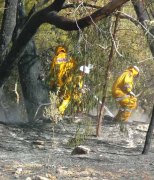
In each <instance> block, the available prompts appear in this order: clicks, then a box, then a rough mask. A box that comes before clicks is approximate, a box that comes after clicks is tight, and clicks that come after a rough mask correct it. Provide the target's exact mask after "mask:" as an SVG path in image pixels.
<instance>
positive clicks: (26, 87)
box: [16, 2, 49, 122]
mask: <svg viewBox="0 0 154 180" xmlns="http://www.w3.org/2000/svg"><path fill="white" fill-rule="evenodd" d="M25 20H26V16H25V11H24V5H23V4H22V2H21V3H20V6H18V23H17V24H18V27H16V30H17V31H20V30H19V29H22V27H23V26H24V24H25ZM18 28H19V29H18ZM17 34H18V33H17ZM18 69H19V78H20V83H21V87H22V93H23V96H24V104H25V107H26V111H27V116H28V121H29V122H31V121H33V120H34V116H35V113H36V111H37V109H38V107H39V105H40V104H42V103H47V102H48V101H49V100H48V91H47V89H46V88H45V87H44V86H43V83H42V82H41V80H40V78H39V77H40V73H42V71H43V69H42V65H41V62H40V60H39V57H38V55H37V53H36V46H35V42H34V40H33V39H32V40H30V41H29V43H28V44H27V46H26V49H25V51H24V53H23V55H22V56H21V58H20V61H19V63H18Z"/></svg>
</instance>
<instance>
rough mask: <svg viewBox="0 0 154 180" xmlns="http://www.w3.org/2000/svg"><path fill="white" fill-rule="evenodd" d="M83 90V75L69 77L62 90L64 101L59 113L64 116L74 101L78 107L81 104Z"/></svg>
mask: <svg viewBox="0 0 154 180" xmlns="http://www.w3.org/2000/svg"><path fill="white" fill-rule="evenodd" d="M82 88H83V76H82V75H71V76H69V77H68V78H67V79H66V81H65V84H64V86H63V88H62V90H61V92H62V94H61V96H62V97H63V101H62V103H61V104H60V106H59V111H60V113H61V114H62V115H63V114H64V112H65V110H66V108H67V107H68V105H69V103H70V102H71V101H73V102H74V103H76V105H77V104H78V105H80V104H81V98H82V92H81V89H82Z"/></svg>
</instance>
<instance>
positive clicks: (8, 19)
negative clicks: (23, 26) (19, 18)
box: [0, 0, 18, 62]
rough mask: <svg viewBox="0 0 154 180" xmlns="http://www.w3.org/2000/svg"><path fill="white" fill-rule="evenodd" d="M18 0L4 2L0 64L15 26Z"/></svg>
mask: <svg viewBox="0 0 154 180" xmlns="http://www.w3.org/2000/svg"><path fill="white" fill-rule="evenodd" d="M17 4H18V0H13V1H12V0H5V7H4V15H3V19H2V26H1V31H0V62H1V61H2V60H3V59H4V58H5V56H6V54H7V51H8V49H9V44H10V42H11V40H12V35H13V31H14V28H15V25H16V13H17Z"/></svg>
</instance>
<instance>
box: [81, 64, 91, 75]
mask: <svg viewBox="0 0 154 180" xmlns="http://www.w3.org/2000/svg"><path fill="white" fill-rule="evenodd" d="M80 71H82V72H84V73H86V74H89V73H90V68H89V67H88V66H81V67H80Z"/></svg>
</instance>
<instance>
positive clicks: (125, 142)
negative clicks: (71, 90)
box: [0, 115, 154, 180]
mask: <svg viewBox="0 0 154 180" xmlns="http://www.w3.org/2000/svg"><path fill="white" fill-rule="evenodd" d="M84 122H86V123H84ZM88 122H89V123H88ZM86 126H88V128H86ZM147 128H148V122H144V123H143V122H133V123H130V124H129V125H128V126H127V130H128V133H127V131H124V132H121V131H120V128H119V125H117V124H114V123H113V122H112V120H109V119H106V120H105V121H104V123H103V125H102V135H101V137H99V138H97V137H96V136H95V131H96V118H95V117H92V116H91V117H89V116H86V115H83V116H82V117H80V118H78V119H75V118H73V119H69V118H67V119H64V120H63V121H61V122H59V123H58V124H57V125H56V126H54V128H53V124H52V123H51V122H43V121H38V122H36V123H34V124H33V125H22V126H15V125H4V124H1V125H0V139H1V140H0V152H1V153H0V180H13V179H20V180H32V179H33V180H37V179H42V180H112V179H113V180H116V179H117V180H119V179H120V180H125V179H131V180H142V179H143V180H153V179H154V136H153V138H152V142H151V148H150V151H149V153H148V155H142V150H143V147H144V142H145V136H146V132H147ZM85 129H86V130H85ZM85 131H87V134H86V135H85V136H77V135H78V134H81V135H83V134H84V133H86V132H85ZM75 134H76V138H77V137H78V140H77V141H75V142H76V143H78V142H80V140H81V139H82V137H84V139H85V141H83V142H82V145H84V146H86V147H87V148H89V149H90V152H89V153H88V154H81V155H71V153H72V150H73V149H74V147H71V145H73V143H72V144H71V143H70V144H68V142H74V141H73V139H75ZM88 134H89V135H88ZM80 138H81V139H80ZM71 140H72V141H71Z"/></svg>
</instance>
